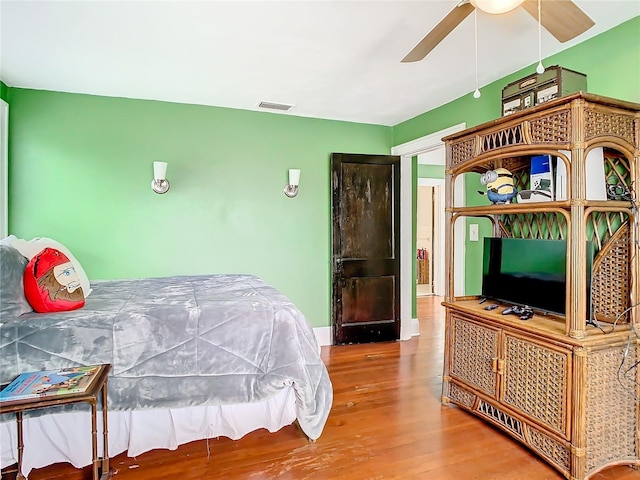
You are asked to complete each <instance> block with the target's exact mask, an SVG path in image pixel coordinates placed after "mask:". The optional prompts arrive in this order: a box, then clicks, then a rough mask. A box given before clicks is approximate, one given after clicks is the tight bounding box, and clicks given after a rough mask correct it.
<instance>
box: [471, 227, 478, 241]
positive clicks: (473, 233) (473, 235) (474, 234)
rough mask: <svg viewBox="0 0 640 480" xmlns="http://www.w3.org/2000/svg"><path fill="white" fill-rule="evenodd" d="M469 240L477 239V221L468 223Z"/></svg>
mask: <svg viewBox="0 0 640 480" xmlns="http://www.w3.org/2000/svg"><path fill="white" fill-rule="evenodd" d="M469 241H470V242H477V241H478V224H477V223H471V224H469Z"/></svg>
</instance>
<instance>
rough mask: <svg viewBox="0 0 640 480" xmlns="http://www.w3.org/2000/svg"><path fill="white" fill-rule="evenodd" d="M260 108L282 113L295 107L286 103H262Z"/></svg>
mask: <svg viewBox="0 0 640 480" xmlns="http://www.w3.org/2000/svg"><path fill="white" fill-rule="evenodd" d="M258 107H259V108H268V109H269V110H280V111H281V112H287V111H289V110H291V109H292V108H293V105H285V104H284V103H273V102H260V103H259V104H258Z"/></svg>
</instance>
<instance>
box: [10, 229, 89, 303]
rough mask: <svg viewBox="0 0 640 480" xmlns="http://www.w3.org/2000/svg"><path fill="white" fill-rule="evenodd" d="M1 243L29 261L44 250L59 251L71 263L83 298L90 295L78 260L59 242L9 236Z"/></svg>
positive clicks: (85, 276)
mask: <svg viewBox="0 0 640 480" xmlns="http://www.w3.org/2000/svg"><path fill="white" fill-rule="evenodd" d="M12 237H13V238H12ZM3 241H8V242H10V243H9V244H10V245H11V246H12V247H13V248H15V249H16V250H18V251H19V252H20V253H21V254H22V255H24V256H25V257H27V259H28V260H31V259H32V258H33V257H35V256H36V255H37V254H39V253H40V252H41V251H42V250H44V249H45V248H55V249H56V250H59V251H61V252H62V253H64V254H65V255H66V256H67V258H68V259H69V260H70V261H71V264H72V265H73V268H74V269H75V271H76V273H77V274H78V280H80V286H81V287H82V293H84V298H87V297H88V296H89V294H90V293H91V286H90V284H89V277H87V274H86V273H85V271H84V269H83V268H82V265H80V262H79V261H78V259H77V258H76V257H74V256H73V254H72V253H71V252H70V251H69V249H68V248H67V247H65V246H64V245H62V244H61V243H60V242H57V241H55V240H53V239H51V238H47V237H36V238H34V239H32V240H29V241H27V240H24V239H22V238H16V237H15V236H14V235H10V236H9V237H6V238H4V239H3Z"/></svg>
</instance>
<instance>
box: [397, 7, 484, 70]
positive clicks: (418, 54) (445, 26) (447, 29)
mask: <svg viewBox="0 0 640 480" xmlns="http://www.w3.org/2000/svg"><path fill="white" fill-rule="evenodd" d="M473 8H474V7H473V5H471V4H470V3H463V4H461V5H458V6H457V7H456V8H454V9H453V10H451V11H450V12H449V13H448V14H447V16H446V17H444V18H443V19H442V20H441V21H440V23H438V25H436V26H435V28H434V29H433V30H431V31H430V32H429V33H428V34H427V36H426V37H424V38H423V39H422V40H421V41H420V43H418V44H417V45H416V46H415V47H414V48H413V50H411V51H410V52H409V53H408V54H407V56H406V57H404V58H403V59H402V63H408V62H417V61H418V60H422V59H423V58H424V57H426V56H427V54H428V53H429V52H430V51H431V50H433V49H434V48H436V46H437V45H438V44H439V43H440V42H441V41H442V40H444V38H445V37H446V36H447V35H449V34H450V33H451V32H452V31H453V29H454V28H456V27H457V26H458V25H459V24H460V22H462V21H463V20H464V19H465V18H467V17H468V16H469V14H470V13H471V12H473Z"/></svg>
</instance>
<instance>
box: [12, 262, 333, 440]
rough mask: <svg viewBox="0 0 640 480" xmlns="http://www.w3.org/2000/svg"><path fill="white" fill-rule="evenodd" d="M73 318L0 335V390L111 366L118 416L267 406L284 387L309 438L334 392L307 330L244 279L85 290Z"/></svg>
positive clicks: (20, 320) (273, 294) (102, 284)
mask: <svg viewBox="0 0 640 480" xmlns="http://www.w3.org/2000/svg"><path fill="white" fill-rule="evenodd" d="M92 287H93V291H92V293H91V295H90V296H89V297H88V298H87V300H86V304H85V306H84V307H83V308H82V309H80V310H75V311H71V312H60V313H50V314H38V313H27V314H24V315H21V316H19V317H17V318H15V319H12V320H9V321H6V322H5V323H4V324H3V325H2V327H1V328H0V382H1V383H6V382H8V381H10V380H11V379H13V378H14V377H15V376H17V375H18V374H19V373H21V372H25V371H31V370H41V369H54V368H58V367H67V366H74V365H90V364H97V363H110V364H112V366H113V368H112V371H111V377H110V379H109V389H108V390H109V407H110V408H111V409H115V410H122V409H139V408H169V407H185V406H194V405H219V404H234V403H243V402H253V401H258V400H263V399H266V398H268V397H270V396H272V395H274V394H275V393H276V392H278V391H279V390H280V389H282V388H283V387H285V386H287V385H292V386H293V388H294V389H295V392H296V402H297V417H298V422H299V424H300V427H301V428H302V430H303V431H304V432H305V433H306V434H307V436H309V438H311V439H316V438H318V437H319V436H320V434H321V432H322V429H323V427H324V424H325V422H326V420H327V416H328V414H329V410H330V408H331V403H332V398H333V395H332V386H331V382H330V380H329V376H328V374H327V370H326V368H325V365H324V363H323V362H322V360H321V358H320V349H319V347H318V344H317V342H316V339H315V336H314V333H313V330H312V329H311V327H310V326H309V324H308V323H307V322H306V320H305V318H304V316H303V315H302V313H301V312H300V311H299V310H298V309H297V308H296V306H295V305H294V304H293V303H291V301H289V300H288V299H287V298H286V297H285V296H284V295H282V294H281V293H280V292H278V291H277V290H276V289H274V288H273V287H270V286H269V285H267V284H266V283H264V282H263V281H262V280H260V279H259V278H257V277H255V276H251V275H208V276H176V277H166V278H148V279H140V280H114V281H99V282H92Z"/></svg>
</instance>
